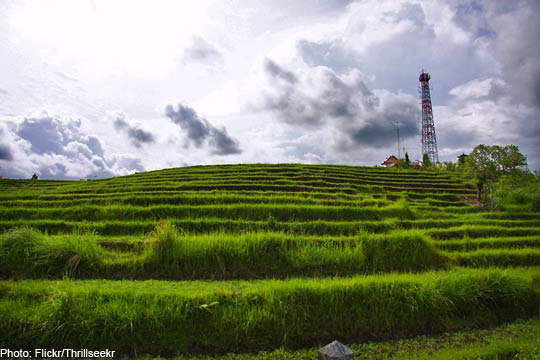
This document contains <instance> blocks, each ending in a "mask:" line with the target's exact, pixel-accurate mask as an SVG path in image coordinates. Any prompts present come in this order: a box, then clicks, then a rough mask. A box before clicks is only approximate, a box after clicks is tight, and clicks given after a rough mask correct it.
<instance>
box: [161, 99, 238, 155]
mask: <svg viewBox="0 0 540 360" xmlns="http://www.w3.org/2000/svg"><path fill="white" fill-rule="evenodd" d="M165 115H166V116H167V117H168V118H169V119H171V121H172V122H173V123H175V124H176V125H178V126H180V128H181V129H182V130H184V131H185V132H186V135H187V138H188V140H189V142H191V143H193V145H195V146H196V147H201V146H203V145H204V144H208V146H209V147H210V148H211V153H212V154H215V155H231V154H239V153H241V152H242V150H241V149H240V147H239V144H238V141H236V140H235V139H233V138H232V137H230V136H229V134H228V133H227V130H226V129H225V128H222V129H217V128H216V127H214V126H213V125H212V124H210V122H208V120H206V119H205V118H203V117H201V116H199V115H198V114H197V113H196V112H195V110H193V109H192V108H190V107H189V106H185V105H182V104H178V107H177V109H175V108H174V106H173V105H170V104H169V105H167V106H166V108H165Z"/></svg>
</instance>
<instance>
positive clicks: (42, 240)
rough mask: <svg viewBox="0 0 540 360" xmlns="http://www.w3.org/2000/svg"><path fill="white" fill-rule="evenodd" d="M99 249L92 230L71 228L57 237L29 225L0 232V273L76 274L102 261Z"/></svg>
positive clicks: (95, 269)
mask: <svg viewBox="0 0 540 360" xmlns="http://www.w3.org/2000/svg"><path fill="white" fill-rule="evenodd" d="M103 255H104V251H103V249H102V248H101V247H100V246H99V245H98V243H97V240H96V237H95V236H94V235H93V234H81V233H77V232H75V233H74V234H72V235H66V236H63V237H58V238H51V237H48V236H46V235H43V234H42V233H40V232H39V231H37V230H33V229H30V228H17V229H13V230H11V231H8V232H7V233H5V234H3V235H1V236H0V273H1V274H4V275H6V276H15V277H47V276H58V274H64V275H66V276H70V277H72V276H76V275H80V274H90V273H95V272H98V271H99V270H100V268H101V267H102V265H103Z"/></svg>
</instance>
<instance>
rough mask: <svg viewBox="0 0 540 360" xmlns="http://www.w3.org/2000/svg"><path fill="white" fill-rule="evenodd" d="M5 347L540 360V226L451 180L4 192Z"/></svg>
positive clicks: (15, 183)
mask: <svg viewBox="0 0 540 360" xmlns="http://www.w3.org/2000/svg"><path fill="white" fill-rule="evenodd" d="M0 189H1V192H0V232H1V235H0V278H1V280H0V324H1V332H2V333H3V334H2V336H0V341H1V344H0V347H2V348H11V349H19V348H23V349H24V348H29V349H34V348H56V349H58V348H74V349H82V348H86V349H91V350H99V349H106V348H107V349H110V350H115V351H116V354H117V355H118V356H120V357H122V356H123V357H145V356H146V357H166V358H179V359H188V358H196V359H199V358H208V359H314V358H316V356H317V355H316V354H317V349H318V348H320V347H322V346H324V345H326V344H327V343H329V342H331V341H333V340H335V339H337V340H339V341H341V342H343V343H345V344H347V345H348V346H349V347H351V348H352V349H353V350H354V352H355V358H356V359H372V358H373V359H387V358H388V359H390V358H392V359H394V358H400V359H402V358H425V359H427V358H431V359H432V358H445V359H456V358H463V359H465V358H467V359H468V358H474V359H478V358H490V359H491V358H493V359H495V358H498V359H515V358H520V359H533V358H540V350H538V349H540V318H539V316H540V213H539V212H531V211H528V210H525V209H522V210H519V209H518V208H516V209H512V210H506V211H485V210H482V209H480V208H479V207H477V206H475V202H474V199H475V198H476V189H475V186H474V184H473V183H472V182H471V181H470V180H468V179H466V178H464V177H461V175H460V174H459V173H452V172H444V171H426V170H424V171H422V170H398V169H385V168H370V167H353V166H334V165H296V164H279V165H224V166H193V167H185V168H175V169H166V170H160V171H152V172H145V173H137V174H134V175H130V176H123V177H116V178H112V179H105V180H93V181H77V182H73V181H47V180H39V181H31V180H7V179H4V180H0Z"/></svg>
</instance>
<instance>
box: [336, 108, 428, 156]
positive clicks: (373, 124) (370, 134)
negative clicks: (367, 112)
mask: <svg viewBox="0 0 540 360" xmlns="http://www.w3.org/2000/svg"><path fill="white" fill-rule="evenodd" d="M398 127H399V135H400V138H401V139H403V140H406V139H408V138H412V137H415V136H417V135H418V134H419V133H420V126H419V120H418V110H417V109H416V108H415V107H413V106H411V104H410V103H406V102H403V103H398V104H394V105H392V106H391V107H388V108H384V109H383V111H382V112H381V113H379V114H377V115H372V116H370V117H368V118H366V119H365V121H364V122H363V124H362V125H360V127H359V128H358V129H356V130H352V132H351V134H350V136H351V139H352V140H353V144H354V145H368V146H371V147H388V146H391V145H393V144H395V143H396V138H397V128H398ZM345 149H346V148H345Z"/></svg>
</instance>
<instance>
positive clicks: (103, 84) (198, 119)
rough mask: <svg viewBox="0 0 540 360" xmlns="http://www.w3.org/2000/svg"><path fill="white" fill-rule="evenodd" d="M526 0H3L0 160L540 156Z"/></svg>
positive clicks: (116, 170) (42, 172) (122, 162)
mask: <svg viewBox="0 0 540 360" xmlns="http://www.w3.org/2000/svg"><path fill="white" fill-rule="evenodd" d="M539 38H540V1H537V0H515V1H507V0H484V1H482V0H358V1H350V0H298V1H290V0H259V1H250V0H238V1H233V0H197V1H167V0H155V1H139V0H48V1H40V0H34V1H27V0H17V1H10V0H0V175H1V176H3V177H12V178H30V177H31V176H32V174H33V173H34V172H35V173H37V174H38V175H39V176H40V177H41V178H44V179H91V178H102V177H110V176H116V175H126V174H131V173H134V172H140V171H148V170H156V169H163V168H171V167H179V166H189V165H200V164H237V163H310V164H319V163H320V164H347V165H370V166H371V165H380V164H381V163H382V162H383V161H384V160H385V159H386V158H387V157H388V156H389V155H392V154H395V155H397V154H398V146H397V136H396V125H397V124H399V129H400V139H401V144H402V147H403V148H404V149H405V151H406V152H407V153H408V154H409V156H410V158H411V160H417V159H421V138H420V130H421V121H420V115H421V114H420V104H419V101H420V100H419V94H418V86H419V81H418V76H419V74H420V72H421V70H422V69H425V70H426V71H428V72H429V73H430V74H431V81H430V86H431V91H432V92H431V96H432V102H433V115H434V122H435V129H436V136H437V144H438V152H439V159H440V160H441V161H456V157H457V156H458V155H460V154H461V153H469V152H470V151H471V150H472V149H473V148H474V147H475V146H476V145H478V144H486V145H493V144H499V145H508V144H515V145H518V146H519V148H520V150H521V151H522V152H523V153H524V154H525V155H526V156H527V158H528V162H529V168H531V169H533V170H538V169H540V155H539V153H540V42H539V41H538V39H539Z"/></svg>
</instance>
